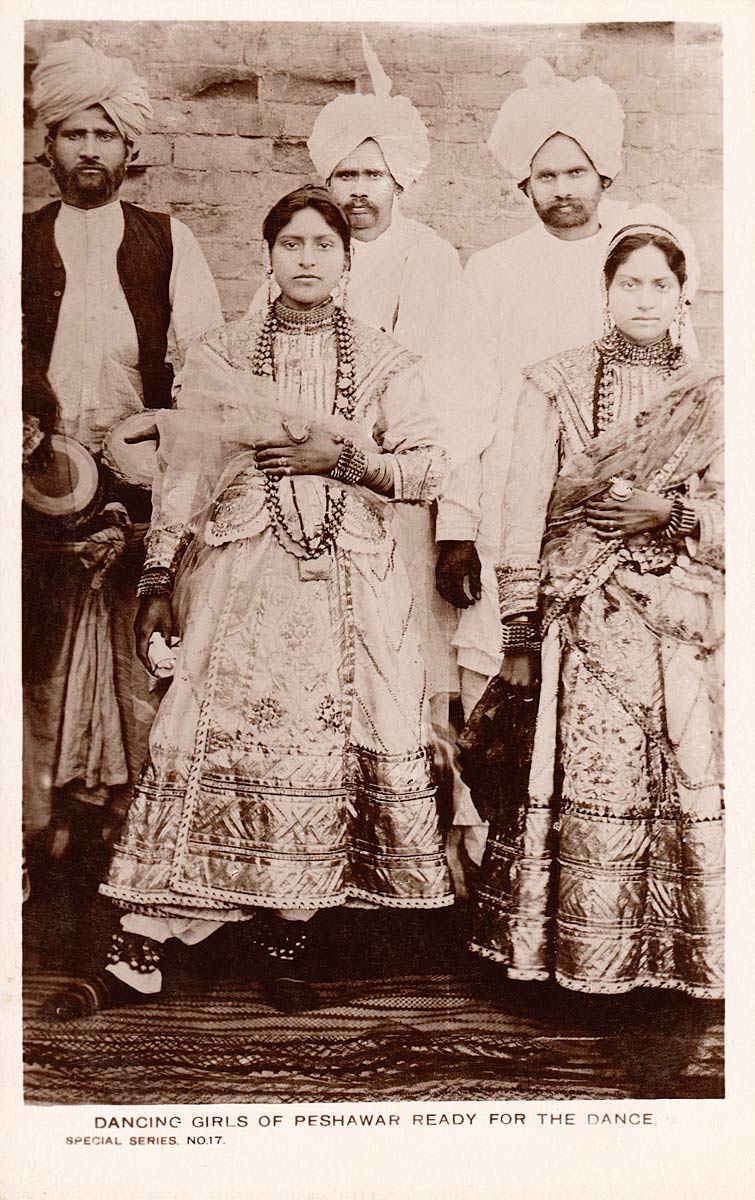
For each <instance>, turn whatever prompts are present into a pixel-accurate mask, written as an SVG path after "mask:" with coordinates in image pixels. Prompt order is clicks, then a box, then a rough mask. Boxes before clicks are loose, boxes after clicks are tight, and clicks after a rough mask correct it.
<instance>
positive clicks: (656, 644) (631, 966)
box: [472, 209, 723, 998]
mask: <svg viewBox="0 0 755 1200" xmlns="http://www.w3.org/2000/svg"><path fill="white" fill-rule="evenodd" d="M694 270H695V260H694V247H691V246H690V239H689V235H688V234H686V231H684V230H680V229H678V227H677V226H676V225H675V224H674V223H673V222H671V221H670V220H669V219H668V218H667V217H666V214H663V213H662V212H660V211H659V210H652V209H648V211H645V212H643V211H642V210H635V214H634V222H633V224H632V225H631V226H628V227H626V228H624V229H623V230H621V231H620V232H619V233H618V234H617V235H616V236H615V238H614V240H613V242H612V243H611V245H610V247H609V251H608V254H607V257H606V262H605V268H604V280H605V285H606V303H607V312H608V313H609V314H610V319H611V326H610V329H609V332H608V333H607V335H606V336H605V337H604V338H603V339H602V340H601V341H599V342H597V343H593V344H591V345H589V346H584V347H581V348H578V349H575V350H572V351H568V352H566V353H564V354H560V355H558V356H556V357H555V358H553V359H549V360H548V361H547V362H544V363H540V364H538V365H537V366H534V367H531V368H529V369H528V370H527V371H525V378H526V381H527V382H526V384H525V387H524V390H523V392H522V396H521V399H520V403H519V410H518V418H517V425H516V433H515V442H514V449H513V455H512V465H511V469H510V473H509V478H508V481H507V487H506V495H505V500H504V511H503V536H502V546H501V555H500V566H499V568H498V572H497V573H498V579H499V590H500V608H501V619H502V630H503V653H504V659H503V665H502V667H501V681H502V682H501V683H497V685H496V686H497V687H498V688H499V690H500V689H501V688H503V690H504V692H505V690H506V688H509V689H511V692H510V694H511V696H512V699H513V700H514V703H515V704H516V702H517V698H518V703H519V706H520V708H519V709H517V711H524V710H523V709H521V704H522V703H524V704H525V705H526V704H527V702H528V701H529V703H531V704H532V705H533V712H534V710H535V708H536V714H535V716H536V719H535V721H534V748H533V751H532V762H531V767H530V770H529V779H528V783H527V784H526V787H525V790H526V795H525V796H524V798H521V797H520V798H519V799H518V801H517V802H516V803H515V804H514V806H513V810H512V806H511V804H507V803H506V800H507V797H506V795H505V791H506V783H505V781H501V790H502V796H501V800H502V803H501V806H500V813H499V815H497V816H496V815H493V820H492V825H491V832H490V837H489V841H488V847H487V851H486V858H485V861H484V863H483V869H482V880H481V884H480V888H479V896H478V905H477V915H476V923H475V930H474V936H473V942H472V948H473V949H474V950H475V951H476V952H477V953H479V954H482V955H483V956H485V957H486V958H488V959H491V960H493V961H494V962H498V963H500V964H502V966H503V967H504V968H505V969H506V971H507V973H508V974H509V975H510V976H512V977H513V978H518V979H546V978H550V977H554V976H555V978H556V980H557V981H558V982H559V983H561V984H562V985H564V986H565V987H568V988H572V989H576V990H581V991H589V992H604V993H611V992H614V993H618V992H624V991H628V990H629V989H631V988H634V987H662V988H674V989H677V990H681V991H685V992H687V993H689V994H691V995H693V996H698V997H703V998H717V997H720V996H721V994H722V988H723V801H722V788H721V784H722V762H721V690H720V689H721V680H720V666H721V662H720V659H721V604H722V571H723V513H722V413H721V400H722V387H721V380H720V378H719V377H718V376H717V374H716V373H715V372H714V371H711V370H708V369H706V368H704V367H702V366H689V365H686V364H685V356H684V353H683V351H682V349H681V343H682V335H681V329H680V325H681V324H682V322H683V311H684V302H685V298H686V295H687V294H688V292H690V293H691V291H692V290H693V289H694V284H695V282H696V280H695V277H694ZM672 326H673V327H674V333H675V336H674V337H672V336H671V335H670V333H669V329H670V327H672ZM541 632H542V638H543V642H542V651H541V648H540V638H541ZM541 672H542V682H541V684H540V689H539V696H538V695H537V693H536V685H537V684H538V682H539V678H540V674H541ZM495 699H496V698H495V697H494V696H493V695H492V694H491V695H490V696H489V697H488V699H487V701H484V702H483V703H482V704H481V709H480V717H479V728H480V730H481V731H482V730H483V729H484V723H482V716H483V710H484V708H485V705H486V704H487V706H488V710H490V709H491V707H492V705H493V702H494V700H495ZM488 749H490V747H488ZM492 753H493V754H495V747H493V750H492ZM486 800H487V802H488V806H489V804H490V796H488V797H486Z"/></svg>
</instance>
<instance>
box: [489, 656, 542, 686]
mask: <svg viewBox="0 0 755 1200" xmlns="http://www.w3.org/2000/svg"><path fill="white" fill-rule="evenodd" d="M498 675H499V677H500V678H501V679H502V680H503V682H504V683H507V684H508V685H509V687H513V688H522V689H530V690H531V689H532V688H534V687H535V686H536V685H537V684H538V683H539V682H540V652H539V651H537V650H527V651H525V652H524V653H523V654H506V655H504V659H503V662H502V663H501V669H500V670H499V672H498Z"/></svg>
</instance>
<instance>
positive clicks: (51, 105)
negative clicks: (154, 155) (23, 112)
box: [31, 38, 152, 142]
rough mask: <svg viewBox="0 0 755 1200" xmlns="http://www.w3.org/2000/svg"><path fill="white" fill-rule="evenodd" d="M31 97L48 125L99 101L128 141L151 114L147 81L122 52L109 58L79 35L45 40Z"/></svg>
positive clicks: (34, 75) (131, 139) (32, 82)
mask: <svg viewBox="0 0 755 1200" xmlns="http://www.w3.org/2000/svg"><path fill="white" fill-rule="evenodd" d="M31 85H32V90H31V103H32V105H33V106H34V108H35V109H36V111H37V113H38V115H39V117H40V118H41V120H42V121H44V123H45V125H47V126H48V127H49V126H50V125H57V124H58V122H59V121H64V120H65V119H66V117H70V116H71V114H72V113H75V112H79V111H80V110H81V109H84V108H91V107H92V106H93V105H95V104H99V105H100V107H101V108H103V109H104V110H105V112H106V113H107V115H108V117H109V118H110V120H111V121H112V122H113V124H114V125H115V127H116V129H117V130H118V132H119V133H120V134H121V136H122V137H124V138H127V139H128V140H129V141H131V142H133V141H134V140H135V139H136V138H138V137H139V136H140V134H142V133H144V130H145V129H146V127H147V122H148V121H149V119H150V117H151V116H152V105H151V104H150V102H149V94H148V92H147V85H146V83H145V81H144V80H143V79H141V78H140V77H139V76H138V75H137V74H136V73H135V72H134V68H133V67H132V65H131V63H130V62H129V60H128V59H127V58H108V57H107V56H106V55H105V54H100V52H99V51H98V50H93V49H92V47H91V46H88V45H87V44H86V42H82V40H81V38H72V39H71V40H70V41H67V42H56V43H55V44H54V45H52V46H49V47H48V48H47V49H46V50H45V52H44V54H43V55H42V58H41V59H40V61H39V63H38V64H37V66H36V67H35V68H34V71H33V72H32V77H31Z"/></svg>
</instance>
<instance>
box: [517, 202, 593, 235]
mask: <svg viewBox="0 0 755 1200" xmlns="http://www.w3.org/2000/svg"><path fill="white" fill-rule="evenodd" d="M599 201H600V196H599V195H598V196H596V197H595V198H594V199H590V200H578V199H576V197H575V198H574V199H568V200H567V199H564V200H558V201H553V202H551V203H550V204H538V203H537V201H536V200H534V199H533V204H534V205H535V211H536V212H537V215H538V216H539V218H540V220H541V221H542V222H543V224H544V225H549V226H550V227H551V229H579V228H580V226H582V225H587V224H588V223H589V221H590V220H591V219H592V217H593V216H594V215H595V211H596V209H597V207H598V203H599ZM563 204H569V205H570V209H569V211H568V212H564V211H563V209H562V207H561V206H562V205H563Z"/></svg>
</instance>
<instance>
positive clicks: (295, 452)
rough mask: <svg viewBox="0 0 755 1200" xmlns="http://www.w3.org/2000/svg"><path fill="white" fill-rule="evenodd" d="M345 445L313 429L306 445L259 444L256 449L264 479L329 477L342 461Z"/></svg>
mask: <svg viewBox="0 0 755 1200" xmlns="http://www.w3.org/2000/svg"><path fill="white" fill-rule="evenodd" d="M342 450H343V442H339V441H336V439H335V438H334V437H333V436H332V435H331V434H329V433H327V432H326V431H325V430H324V429H318V428H317V426H316V425H313V426H312V427H311V429H310V432H309V437H308V438H307V440H306V442H299V443H297V442H291V441H289V442H285V443H284V442H280V441H275V442H273V441H270V440H269V439H267V440H265V441H259V442H257V443H256V445H255V452H256V459H257V466H258V467H259V469H260V471H262V472H263V474H265V475H270V476H272V478H273V479H280V478H282V477H283V476H286V475H329V474H330V472H331V471H332V470H333V467H334V466H335V465H336V463H337V462H338V460H339V458H340V457H341V451H342Z"/></svg>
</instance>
